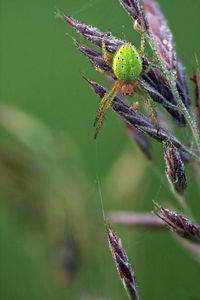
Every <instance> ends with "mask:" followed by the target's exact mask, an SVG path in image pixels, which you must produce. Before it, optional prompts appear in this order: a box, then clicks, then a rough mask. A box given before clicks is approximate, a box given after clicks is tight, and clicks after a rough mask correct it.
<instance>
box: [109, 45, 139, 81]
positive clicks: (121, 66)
mask: <svg viewBox="0 0 200 300" xmlns="http://www.w3.org/2000/svg"><path fill="white" fill-rule="evenodd" d="M113 71H114V74H115V76H116V77H117V79H119V80H122V81H124V82H131V81H133V80H134V79H136V78H138V77H139V76H140V74H141V71H142V59H141V57H140V54H139V53H138V51H137V50H136V49H135V47H134V46H132V45H130V44H124V45H122V46H121V47H120V48H119V49H118V50H117V52H116V54H115V56H114V59H113Z"/></svg>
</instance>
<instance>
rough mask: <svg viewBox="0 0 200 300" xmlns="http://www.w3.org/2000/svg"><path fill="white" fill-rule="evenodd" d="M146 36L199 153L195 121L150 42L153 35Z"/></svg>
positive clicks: (198, 139) (198, 138)
mask: <svg viewBox="0 0 200 300" xmlns="http://www.w3.org/2000/svg"><path fill="white" fill-rule="evenodd" d="M146 38H147V40H148V42H149V44H150V46H151V48H152V50H153V52H154V53H155V54H156V57H157V59H158V63H159V66H160V67H161V70H162V72H163V74H164V75H165V77H166V79H167V81H168V83H169V85H170V87H171V89H172V92H173V94H174V96H175V98H176V101H177V103H178V107H179V108H180V109H181V112H182V114H183V115H184V117H185V119H186V121H187V123H188V125H189V126H190V128H191V131H192V134H193V137H194V141H195V144H196V146H197V150H198V152H199V153H200V137H199V133H198V131H197V126H196V122H195V120H194V118H193V117H192V115H191V114H190V113H189V111H188V110H187V108H186V106H185V104H184V103H183V101H182V100H181V98H180V96H179V93H178V91H177V88H176V86H175V82H174V78H172V75H170V74H169V72H168V70H167V69H166V67H165V66H164V64H163V63H162V61H161V59H160V55H159V53H158V51H157V48H156V46H155V45H154V43H153V42H152V41H153V37H151V36H150V34H149V33H147V34H146Z"/></svg>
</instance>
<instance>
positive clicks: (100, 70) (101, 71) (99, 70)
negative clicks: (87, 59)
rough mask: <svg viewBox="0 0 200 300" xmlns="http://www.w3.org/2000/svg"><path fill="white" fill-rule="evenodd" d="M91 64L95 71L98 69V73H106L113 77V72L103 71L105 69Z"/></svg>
mask: <svg viewBox="0 0 200 300" xmlns="http://www.w3.org/2000/svg"><path fill="white" fill-rule="evenodd" d="M92 66H93V68H94V69H95V70H96V71H98V72H99V73H101V74H104V75H108V76H112V77H113V73H111V72H108V71H105V70H103V69H101V68H100V67H99V66H96V65H94V64H92Z"/></svg>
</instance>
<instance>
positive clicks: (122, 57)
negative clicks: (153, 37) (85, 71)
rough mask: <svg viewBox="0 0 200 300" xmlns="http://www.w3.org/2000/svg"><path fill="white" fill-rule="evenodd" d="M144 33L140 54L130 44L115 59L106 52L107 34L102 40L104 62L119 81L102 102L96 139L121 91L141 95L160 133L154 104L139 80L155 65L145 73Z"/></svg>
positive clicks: (124, 94)
mask: <svg viewBox="0 0 200 300" xmlns="http://www.w3.org/2000/svg"><path fill="white" fill-rule="evenodd" d="M144 33H145V32H144V31H142V32H141V46H140V53H139V52H138V51H137V50H136V48H135V47H134V46H133V45H131V44H129V43H124V44H123V45H122V46H120V47H119V49H118V50H117V51H116V53H115V55H114V57H112V56H111V55H110V54H109V53H108V52H107V50H106V45H105V37H106V35H107V33H105V34H104V37H103V39H102V52H103V58H104V61H105V62H106V63H107V65H109V66H110V67H111V68H112V70H113V73H114V77H115V78H117V80H115V82H114V84H113V86H112V88H111V89H110V90H109V91H108V92H107V93H106V94H105V95H104V97H103V98H102V100H101V102H100V105H99V108H98V111H97V114H96V118H95V121H94V126H95V127H96V131H95V135H94V138H95V139H96V137H97V134H98V132H99V130H100V127H101V125H102V122H103V119H104V116H105V114H106V111H107V109H108V108H109V107H110V105H111V103H112V101H113V100H114V98H115V96H116V94H117V93H118V92H119V91H121V94H122V95H123V96H132V95H133V92H136V93H137V94H138V95H139V97H140V99H141V100H142V101H143V102H144V104H145V105H146V107H147V109H148V111H149V112H150V115H151V118H152V120H153V121H154V123H155V125H156V127H157V129H158V131H159V125H158V121H157V114H156V110H155V107H154V102H153V100H152V98H151V97H150V96H149V94H148V93H147V92H146V91H145V90H144V89H143V88H142V86H141V85H140V83H139V82H138V80H137V78H139V76H141V75H143V74H146V73H148V72H149V70H150V68H151V67H152V65H153V63H154V62H152V63H151V64H150V65H149V66H148V67H147V69H146V70H145V71H143V68H142V56H143V54H144V43H145V36H144ZM95 69H96V70H97V71H99V72H100V73H103V74H106V73H107V72H105V71H104V70H102V69H100V68H99V67H96V66H95ZM109 75H111V76H113V74H109Z"/></svg>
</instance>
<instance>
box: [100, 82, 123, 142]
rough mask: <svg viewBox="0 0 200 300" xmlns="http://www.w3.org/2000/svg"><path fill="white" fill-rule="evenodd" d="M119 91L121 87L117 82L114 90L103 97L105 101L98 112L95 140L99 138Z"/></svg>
mask: <svg viewBox="0 0 200 300" xmlns="http://www.w3.org/2000/svg"><path fill="white" fill-rule="evenodd" d="M119 89H120V85H119V84H118V82H117V81H116V82H115V84H114V86H113V88H112V90H111V91H110V92H108V93H106V95H105V96H104V97H103V99H102V101H101V103H100V106H99V109H98V111H97V115H96V119H95V122H94V126H96V130H95V134H94V138H95V139H96V137H97V134H98V133H99V130H100V127H101V125H102V122H103V119H104V116H105V114H106V111H107V109H108V108H109V107H110V105H111V103H112V102H113V100H114V98H115V96H116V94H117V93H118V91H119Z"/></svg>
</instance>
